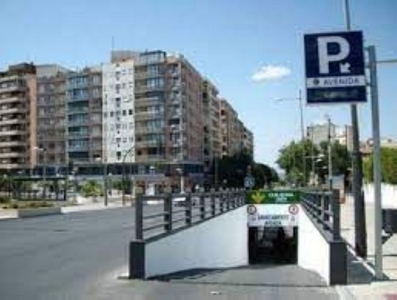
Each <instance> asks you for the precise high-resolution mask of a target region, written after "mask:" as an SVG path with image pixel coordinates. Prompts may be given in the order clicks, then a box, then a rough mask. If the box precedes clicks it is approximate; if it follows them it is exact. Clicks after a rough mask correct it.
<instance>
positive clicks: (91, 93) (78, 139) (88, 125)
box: [66, 67, 103, 164]
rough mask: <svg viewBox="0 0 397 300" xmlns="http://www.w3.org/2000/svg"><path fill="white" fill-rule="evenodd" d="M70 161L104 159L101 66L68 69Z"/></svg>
mask: <svg viewBox="0 0 397 300" xmlns="http://www.w3.org/2000/svg"><path fill="white" fill-rule="evenodd" d="M66 99H67V100H66V105H67V106H66V114H67V118H66V138H67V147H66V148H67V160H68V161H73V162H74V163H77V164H79V163H80V164H82V163H83V164H84V163H95V162H97V161H100V160H102V159H103V158H102V155H103V151H102V69H101V67H92V68H85V69H83V70H81V71H76V72H69V73H68V74H67V78H66Z"/></svg>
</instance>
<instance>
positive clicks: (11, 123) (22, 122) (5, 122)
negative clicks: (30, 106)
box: [0, 118, 26, 126]
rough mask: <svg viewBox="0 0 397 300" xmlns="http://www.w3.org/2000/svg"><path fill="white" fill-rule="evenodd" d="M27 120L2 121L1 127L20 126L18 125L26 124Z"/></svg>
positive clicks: (0, 122)
mask: <svg viewBox="0 0 397 300" xmlns="http://www.w3.org/2000/svg"><path fill="white" fill-rule="evenodd" d="M25 123H26V119H22V118H12V119H8V120H0V126H5V125H18V124H25Z"/></svg>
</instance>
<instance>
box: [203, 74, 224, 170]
mask: <svg viewBox="0 0 397 300" xmlns="http://www.w3.org/2000/svg"><path fill="white" fill-rule="evenodd" d="M202 88H203V119H204V145H203V146H204V164H205V167H206V169H207V170H208V169H209V168H210V167H211V164H212V162H213V160H214V159H216V158H220V157H221V140H220V138H221V131H220V130H221V126H220V125H221V123H220V121H221V119H220V112H221V107H220V99H219V98H218V94H219V91H218V89H217V88H216V87H215V86H214V85H213V84H212V83H211V82H210V81H209V80H208V79H204V80H203V84H202Z"/></svg>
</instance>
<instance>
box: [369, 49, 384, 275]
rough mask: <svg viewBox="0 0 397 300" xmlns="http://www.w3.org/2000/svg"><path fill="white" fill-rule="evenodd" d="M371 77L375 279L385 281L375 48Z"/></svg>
mask: <svg viewBox="0 0 397 300" xmlns="http://www.w3.org/2000/svg"><path fill="white" fill-rule="evenodd" d="M368 58H369V71H370V73H369V76H370V81H371V82H370V84H371V106H372V135H373V142H374V145H373V151H374V152H373V159H374V188H375V228H374V230H375V277H376V279H378V280H381V279H383V266H382V264H383V261H382V185H381V182H382V178H381V150H380V128H379V127H380V126H379V99H378V80H377V67H376V50H375V46H369V47H368Z"/></svg>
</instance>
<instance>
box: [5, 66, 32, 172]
mask: <svg viewBox="0 0 397 300" xmlns="http://www.w3.org/2000/svg"><path fill="white" fill-rule="evenodd" d="M36 96H37V95H36V67H35V66H34V65H33V64H27V63H21V64H18V65H12V66H9V68H8V70H7V71H4V72H0V169H2V171H3V172H8V171H15V170H18V169H30V168H33V166H34V165H35V164H36V152H35V147H36V145H37V141H36V130H37V128H36V127H37V118H36V99H37V98H36Z"/></svg>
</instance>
